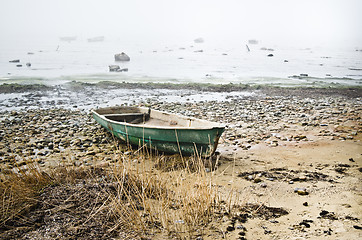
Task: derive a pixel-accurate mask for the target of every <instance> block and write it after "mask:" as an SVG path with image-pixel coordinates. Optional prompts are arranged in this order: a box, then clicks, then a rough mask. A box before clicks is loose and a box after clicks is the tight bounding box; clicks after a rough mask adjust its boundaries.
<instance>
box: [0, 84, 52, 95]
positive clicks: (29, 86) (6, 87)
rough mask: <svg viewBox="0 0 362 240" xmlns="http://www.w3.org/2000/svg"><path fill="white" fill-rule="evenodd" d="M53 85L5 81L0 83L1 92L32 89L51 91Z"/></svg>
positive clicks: (29, 90)
mask: <svg viewBox="0 0 362 240" xmlns="http://www.w3.org/2000/svg"><path fill="white" fill-rule="evenodd" d="M52 89H53V87H51V86H48V85H44V84H18V83H9V84H8V83H4V84H2V85H0V93H23V92H32V91H49V90H52Z"/></svg>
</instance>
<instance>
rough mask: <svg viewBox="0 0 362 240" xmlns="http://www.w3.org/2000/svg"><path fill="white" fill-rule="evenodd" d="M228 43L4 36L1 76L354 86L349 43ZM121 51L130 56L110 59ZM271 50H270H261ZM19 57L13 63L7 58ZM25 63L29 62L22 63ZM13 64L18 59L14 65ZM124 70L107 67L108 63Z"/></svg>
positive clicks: (357, 54)
mask: <svg viewBox="0 0 362 240" xmlns="http://www.w3.org/2000/svg"><path fill="white" fill-rule="evenodd" d="M246 44H247V42H244V43H243V42H241V43H240V44H236V45H233V46H228V45H226V44H210V43H208V42H207V41H205V42H204V43H194V42H192V41H190V42H184V43H173V44H170V43H167V42H154V43H146V41H143V42H142V41H138V42H134V41H128V42H127V41H121V40H117V39H107V38H106V39H105V40H104V41H103V42H93V43H89V42H87V40H86V39H79V38H78V39H77V40H75V41H72V42H63V41H60V40H58V39H53V40H51V41H39V42H34V41H33V42H27V41H26V39H22V40H21V41H13V42H8V43H6V44H1V46H0V84H1V83H10V82H18V83H44V84H50V85H54V84H61V83H65V82H68V81H72V80H76V81H85V82H97V81H104V80H107V81H127V82H173V83H180V82H192V83H199V82H202V83H230V82H232V83H243V84H252V85H254V84H260V85H264V84H272V85H277V86H324V87H325V86H361V85H362V51H361V50H360V49H356V48H354V47H350V48H348V47H345V48H327V47H323V46H320V47H310V48H299V47H287V46H278V45H268V44H263V43H262V42H260V43H259V44H248V47H249V49H250V51H248V50H247V47H246ZM120 52H125V53H127V54H128V55H129V56H130V58H131V61H130V62H115V61H114V54H115V53H120ZM269 54H272V55H273V56H272V57H268V55H269ZM15 59H19V60H20V63H10V62H9V61H10V60H15ZM26 63H31V66H30V67H27V66H26ZM17 64H21V65H22V66H21V67H17V66H16V65H17ZM114 64H116V65H119V66H120V67H121V68H127V69H128V72H109V69H108V66H109V65H114Z"/></svg>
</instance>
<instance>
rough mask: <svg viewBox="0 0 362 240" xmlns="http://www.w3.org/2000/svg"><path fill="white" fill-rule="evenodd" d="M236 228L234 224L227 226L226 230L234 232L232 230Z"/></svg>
mask: <svg viewBox="0 0 362 240" xmlns="http://www.w3.org/2000/svg"><path fill="white" fill-rule="evenodd" d="M234 230H235V228H234V227H233V226H228V227H227V228H226V231H228V232H232V231H234Z"/></svg>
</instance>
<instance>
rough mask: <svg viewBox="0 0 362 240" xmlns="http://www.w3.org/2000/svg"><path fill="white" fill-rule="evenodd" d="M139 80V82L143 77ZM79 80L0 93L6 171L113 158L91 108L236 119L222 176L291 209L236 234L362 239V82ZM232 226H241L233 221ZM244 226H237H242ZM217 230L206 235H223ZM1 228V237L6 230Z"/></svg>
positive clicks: (0, 153)
mask: <svg viewBox="0 0 362 240" xmlns="http://www.w3.org/2000/svg"><path fill="white" fill-rule="evenodd" d="M137 86H138V85H137ZM157 87H158V88H155V87H143V88H137V87H133V88H131V87H128V88H125V87H124V88H120V86H103V87H100V86H96V85H73V86H56V87H51V88H50V89H48V88H46V89H44V88H43V87H42V88H41V89H36V88H30V89H23V90H17V91H12V92H11V91H8V90H7V91H2V93H1V94H0V140H1V141H0V165H1V173H3V174H5V173H6V172H7V171H11V170H12V169H13V168H15V167H20V168H21V167H22V166H26V164H27V163H28V162H29V161H32V162H36V163H37V164H39V166H40V168H43V169H48V168H56V167H57V166H59V164H60V162H67V164H70V165H73V166H95V165H100V166H107V165H109V164H111V163H112V161H114V159H113V158H112V156H113V155H114V154H115V153H117V151H123V152H124V151H128V150H127V147H126V146H124V148H123V147H121V148H117V147H116V144H115V142H114V139H113V138H112V136H111V135H110V134H108V133H107V132H106V131H105V130H104V129H102V127H101V126H100V125H98V124H97V123H96V122H95V121H94V120H93V119H92V118H91V116H90V114H89V110H90V109H92V108H97V107H103V106H110V105H116V104H119V105H122V104H126V105H142V106H147V107H151V108H154V109H160V110H163V111H168V112H174V113H178V114H182V115H187V116H193V117H197V118H202V119H207V120H210V121H216V122H220V123H224V124H226V125H227V129H226V131H225V133H224V134H223V136H222V139H221V140H220V145H219V148H218V152H219V153H220V155H219V156H220V157H219V160H220V165H219V166H218V168H217V170H216V171H215V172H214V173H213V174H215V184H216V185H218V186H219V187H220V194H221V195H223V194H225V195H227V194H228V193H229V192H230V190H233V191H234V193H235V194H236V195H239V198H240V201H241V202H243V203H250V204H256V203H258V204H265V205H267V206H270V207H279V208H283V209H286V211H287V213H288V214H285V215H283V214H282V215H280V216H277V217H275V216H274V217H267V218H266V217H261V216H259V217H257V216H256V217H253V218H250V219H249V220H248V221H247V222H246V223H245V224H243V226H244V227H245V228H246V229H248V231H244V230H242V231H241V230H240V229H238V228H237V224H236V225H235V221H234V224H232V221H233V220H232V219H228V218H227V217H225V218H223V219H221V220H220V222H218V223H215V225H218V227H219V228H222V229H223V230H224V233H223V234H226V236H227V237H228V238H230V239H236V238H238V237H242V235H243V234H240V233H241V232H244V235H245V239H308V238H309V239H336V238H338V239H358V238H360V237H361V236H362V232H361V230H360V229H361V227H362V223H361V217H362V216H361V211H360V209H361V204H362V198H361V190H362V189H361V184H360V182H361V176H362V175H361V171H362V166H361V165H362V146H361V145H362V144H361V142H360V140H361V136H362V135H361V131H362V121H361V117H362V101H361V100H362V89H360V88H356V89H303V88H297V89H283V88H266V87H265V88H252V89H250V88H245V87H241V86H240V87H239V88H236V87H235V86H232V87H231V88H228V89H216V88H210V89H208V88H204V89H201V88H199V89H195V88H177V87H172V88H170V87H167V88H159V87H160V86H157ZM231 225H232V227H230V226H231ZM234 225H235V226H234ZM223 234H220V233H217V232H212V231H210V232H209V233H207V234H205V236H203V238H202V239H219V238H221V237H222V236H223ZM0 236H1V235H0Z"/></svg>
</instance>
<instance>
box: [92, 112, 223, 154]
mask: <svg viewBox="0 0 362 240" xmlns="http://www.w3.org/2000/svg"><path fill="white" fill-rule="evenodd" d="M93 117H94V119H95V120H96V121H97V122H98V123H99V124H101V125H102V126H103V127H104V128H106V129H107V130H108V131H109V132H111V133H112V134H113V135H114V136H116V137H118V138H120V139H122V140H123V141H125V142H126V143H129V144H132V145H136V146H143V145H144V144H146V145H147V147H149V148H152V149H156V150H157V151H161V152H166V153H181V154H182V155H197V156H205V157H207V156H211V155H212V154H213V153H214V152H215V150H216V148H217V145H218V141H219V138H220V136H221V134H222V133H223V131H224V127H221V126H217V127H212V128H206V129H205V128H202V129H195V128H162V127H144V126H142V125H141V126H136V125H133V124H125V123H122V122H115V121H109V120H108V119H106V118H104V117H102V116H101V115H99V114H97V113H95V112H93Z"/></svg>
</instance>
